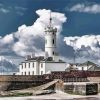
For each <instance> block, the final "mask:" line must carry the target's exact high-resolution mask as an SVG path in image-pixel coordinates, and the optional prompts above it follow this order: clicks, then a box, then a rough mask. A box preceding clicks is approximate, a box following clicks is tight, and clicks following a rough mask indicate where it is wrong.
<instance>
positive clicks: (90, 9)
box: [69, 3, 100, 13]
mask: <svg viewBox="0 0 100 100" xmlns="http://www.w3.org/2000/svg"><path fill="white" fill-rule="evenodd" d="M69 10H70V11H77V12H86V13H100V4H91V5H86V4H84V3H82V4H80V3H79V4H76V5H74V6H72V7H71V8H70V9H69Z"/></svg>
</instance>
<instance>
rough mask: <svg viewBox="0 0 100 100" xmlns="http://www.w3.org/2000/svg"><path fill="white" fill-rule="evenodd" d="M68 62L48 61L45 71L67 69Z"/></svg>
mask: <svg viewBox="0 0 100 100" xmlns="http://www.w3.org/2000/svg"><path fill="white" fill-rule="evenodd" d="M65 69H66V63H55V62H54V63H46V64H45V73H47V72H49V71H65Z"/></svg>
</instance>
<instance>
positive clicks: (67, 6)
mask: <svg viewBox="0 0 100 100" xmlns="http://www.w3.org/2000/svg"><path fill="white" fill-rule="evenodd" d="M8 1H9V2H8ZM39 9H46V10H48V9H49V10H51V11H52V12H57V13H61V14H64V16H63V17H66V18H67V21H66V22H62V24H61V26H62V31H61V33H60V34H61V44H60V45H61V47H62V48H63V51H62V49H60V48H61V47H58V51H59V53H60V54H61V56H62V57H63V58H65V59H67V60H68V61H69V59H72V58H73V56H74V53H75V52H80V54H81V55H79V54H76V55H78V57H77V59H78V60H79V57H82V59H89V60H91V59H92V60H95V59H98V58H99V57H98V56H97V55H98V53H99V47H100V40H99V34H100V0H0V36H1V41H3V40H4V41H5V40H7V38H8V37H10V40H11V41H10V43H9V44H7V41H8V40H7V41H6V42H4V43H2V42H1V43H2V44H0V48H1V52H0V55H4V56H10V58H12V56H13V57H17V56H22V55H24V54H25V52H24V53H23V52H22V51H21V50H17V51H16V50H15V47H16V45H15V44H17V45H18V46H19V45H21V47H23V49H22V50H25V51H26V52H32V50H33V49H31V50H30V48H29V47H31V46H32V45H34V46H33V48H34V47H35V46H37V47H38V50H40V49H42V50H44V49H43V48H44V46H41V45H40V44H39V43H38V42H37V41H38V39H41V38H40V37H37V38H35V40H34V41H35V43H34V42H32V43H30V44H28V43H27V44H25V45H23V44H20V43H19V41H21V40H19V39H18V38H16V37H15V38H14V39H13V38H12V37H14V35H15V34H13V33H15V32H17V33H18V28H19V27H20V26H23V25H25V26H23V27H22V28H27V27H28V26H32V25H33V23H34V22H36V20H37V19H38V18H39V15H38V14H36V11H37V10H39ZM10 34H13V35H10ZM23 34H24V33H23ZM8 35H10V36H8ZM86 35H88V36H86ZM6 36H8V37H6ZM75 36H77V38H76V37H75ZM4 37H6V39H5V38H4ZM64 37H65V38H64ZM71 37H72V38H73V39H72V38H71ZM25 38H26V37H25ZM36 39H37V40H36ZM63 39H65V42H64V41H63ZM68 40H69V41H70V42H71V41H72V40H73V41H75V40H77V41H76V42H77V46H76V47H74V46H73V45H71V44H69V41H68ZM16 41H17V42H16ZM30 41H31V39H30ZM41 41H42V43H44V42H43V40H42V39H41ZM79 41H83V42H82V43H81V42H80V44H79ZM85 41H87V42H86V43H85ZM95 41H96V42H95ZM21 42H22V41H21ZM36 42H37V43H36ZM86 44H88V45H86ZM26 45H28V46H27V48H28V49H26V48H25V46H26ZM19 47H20V46H19ZM12 48H13V49H14V50H12ZM17 48H18V47H17ZM35 50H37V49H36V48H34V51H35ZM87 50H88V53H87ZM40 51H41V50H40ZM16 52H17V53H16ZM18 52H20V54H21V55H20V54H19V53H18ZM89 53H90V54H91V55H92V56H90V55H88V54H89ZM94 53H95V56H93V54H94ZM83 55H85V57H83ZM79 61H80V60H79ZM97 63H99V61H98V62H97Z"/></svg>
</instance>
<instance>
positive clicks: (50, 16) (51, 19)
mask: <svg viewBox="0 0 100 100" xmlns="http://www.w3.org/2000/svg"><path fill="white" fill-rule="evenodd" d="M49 20H50V27H51V23H52V17H51V11H50V19H49Z"/></svg>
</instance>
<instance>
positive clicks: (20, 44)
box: [0, 9, 67, 56]
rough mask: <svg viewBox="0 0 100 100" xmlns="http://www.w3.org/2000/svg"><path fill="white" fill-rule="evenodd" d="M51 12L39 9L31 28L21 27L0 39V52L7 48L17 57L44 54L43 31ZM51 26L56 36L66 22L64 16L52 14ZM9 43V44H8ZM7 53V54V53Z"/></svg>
mask: <svg viewBox="0 0 100 100" xmlns="http://www.w3.org/2000/svg"><path fill="white" fill-rule="evenodd" d="M50 12H52V11H51V10H46V9H40V10H37V11H36V14H37V15H38V16H39V17H38V18H37V20H36V21H35V22H34V23H33V25H31V26H26V25H22V26H20V27H18V31H17V32H14V33H11V34H9V35H6V36H4V37H2V38H1V39H0V40H1V41H2V42H1V44H0V46H1V45H2V50H3V49H6V48H9V51H12V52H14V53H16V54H17V55H19V56H25V55H28V54H30V53H32V52H35V53H36V55H43V54H44V29H45V26H47V25H48V23H49V17H50ZM51 16H52V19H53V20H52V24H53V26H54V27H56V28H57V29H58V31H57V35H60V34H59V33H60V32H61V30H62V24H63V23H64V22H66V19H67V18H66V16H65V15H64V14H62V13H59V12H52V14H51ZM8 43H9V44H8ZM9 51H7V52H9Z"/></svg>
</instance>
